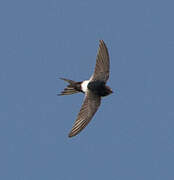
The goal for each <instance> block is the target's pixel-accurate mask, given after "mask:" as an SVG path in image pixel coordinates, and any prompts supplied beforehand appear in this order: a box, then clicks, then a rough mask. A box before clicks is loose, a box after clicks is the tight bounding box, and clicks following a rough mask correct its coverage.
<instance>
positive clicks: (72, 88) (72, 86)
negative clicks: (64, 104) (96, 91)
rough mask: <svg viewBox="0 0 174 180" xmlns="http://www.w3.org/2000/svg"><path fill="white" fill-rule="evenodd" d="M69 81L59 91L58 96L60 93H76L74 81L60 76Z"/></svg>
mask: <svg viewBox="0 0 174 180" xmlns="http://www.w3.org/2000/svg"><path fill="white" fill-rule="evenodd" d="M60 79H61V80H64V81H66V82H68V83H69V85H68V86H67V87H66V88H65V89H64V90H63V91H62V92H61V93H60V94H58V96H62V95H70V94H74V93H78V92H79V91H78V90H77V89H76V88H75V85H76V82H75V81H73V80H70V79H65V78H60Z"/></svg>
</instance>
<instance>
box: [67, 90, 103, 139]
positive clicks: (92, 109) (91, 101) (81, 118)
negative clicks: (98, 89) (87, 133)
mask: <svg viewBox="0 0 174 180" xmlns="http://www.w3.org/2000/svg"><path fill="white" fill-rule="evenodd" d="M100 102H101V97H99V96H97V95H95V94H93V93H92V92H91V91H88V92H87V93H86V95H85V100H84V102H83V105H82V107H81V109H80V112H79V114H78V116H77V119H76V121H75V123H74V125H73V127H72V130H71V132H70V133H69V135H68V136H69V137H72V136H75V135H77V134H78V133H79V132H80V131H82V130H83V129H84V128H85V127H86V125H87V124H88V123H89V122H90V120H91V119H92V117H93V116H94V114H95V113H96V111H97V109H98V107H99V106H100Z"/></svg>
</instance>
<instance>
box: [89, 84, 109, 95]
mask: <svg viewBox="0 0 174 180" xmlns="http://www.w3.org/2000/svg"><path fill="white" fill-rule="evenodd" d="M88 89H89V90H91V91H92V92H93V93H94V94H96V95H98V96H107V95H108V92H107V89H106V86H105V82H103V81H93V82H90V83H89V84H88Z"/></svg>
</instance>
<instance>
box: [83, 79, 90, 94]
mask: <svg viewBox="0 0 174 180" xmlns="http://www.w3.org/2000/svg"><path fill="white" fill-rule="evenodd" d="M88 83H89V80H86V81H83V82H82V84H81V88H82V91H83V92H84V93H85V92H87V90H88Z"/></svg>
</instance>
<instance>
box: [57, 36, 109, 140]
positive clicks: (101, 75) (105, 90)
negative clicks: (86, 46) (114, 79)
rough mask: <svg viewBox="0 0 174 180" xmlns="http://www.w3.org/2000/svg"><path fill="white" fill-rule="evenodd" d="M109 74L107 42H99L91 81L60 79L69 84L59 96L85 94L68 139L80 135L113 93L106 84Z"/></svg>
mask: <svg viewBox="0 0 174 180" xmlns="http://www.w3.org/2000/svg"><path fill="white" fill-rule="evenodd" d="M109 72H110V60H109V53H108V49H107V46H106V44H105V42H104V41H103V40H99V48H98V52H97V58H96V65H95V69H94V73H93V74H92V76H91V77H90V79H89V80H85V81H80V82H76V81H73V80H70V79H66V78H60V79H61V80H64V81H66V82H67V83H69V84H68V85H67V87H66V88H65V89H64V90H63V91H62V92H61V93H60V94H58V95H59V96H63V95H71V94H75V93H79V92H81V93H84V94H85V96H84V101H83V104H82V106H81V109H80V112H79V113H78V115H77V119H76V120H75V122H74V124H73V126H72V129H71V131H70V133H69V135H68V137H73V136H76V135H77V134H79V133H80V132H81V131H82V130H83V129H84V128H85V127H86V126H87V124H88V123H89V122H90V121H91V119H92V118H93V116H94V114H95V113H96V111H97V110H98V108H99V106H100V104H101V99H102V98H103V97H105V96H108V95H110V94H111V93H113V91H112V89H111V88H110V87H109V86H107V85H106V82H107V80H108V79H109Z"/></svg>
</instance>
